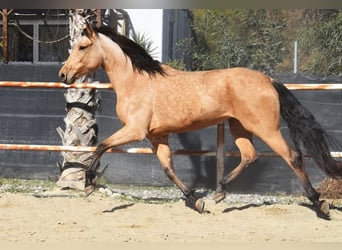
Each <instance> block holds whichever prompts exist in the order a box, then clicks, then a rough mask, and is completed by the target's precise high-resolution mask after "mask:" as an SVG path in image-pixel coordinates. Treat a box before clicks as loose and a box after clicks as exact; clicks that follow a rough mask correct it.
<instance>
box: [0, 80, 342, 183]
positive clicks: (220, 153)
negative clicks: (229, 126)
mask: <svg viewBox="0 0 342 250" xmlns="http://www.w3.org/2000/svg"><path fill="white" fill-rule="evenodd" d="M285 86H286V87H287V88H288V89H291V90H327V89H329V90H342V84H340V83H331V84H296V83H288V84H285ZM0 87H21V88H97V89H109V88H111V84H109V83H98V82H94V83H77V84H76V83H75V84H72V85H66V84H64V83H60V82H15V81H0ZM223 145H224V124H218V125H217V149H216V151H194V150H175V151H173V152H172V153H173V154H174V155H197V156H216V161H217V164H216V168H217V170H216V172H217V176H216V180H217V181H219V180H220V179H221V177H222V174H223V168H224V157H227V156H232V157H238V156H240V153H239V152H224V149H223ZM95 149H96V147H91V146H58V145H23V144H0V150H25V151H75V152H76V151H78V152H94V151H95ZM107 152H110V153H133V154H153V151H152V149H150V148H129V149H120V148H112V149H110V150H108V151H107ZM331 154H332V156H333V157H336V158H342V152H331ZM258 156H259V157H277V155H276V154H275V153H273V152H258ZM305 157H309V155H305Z"/></svg>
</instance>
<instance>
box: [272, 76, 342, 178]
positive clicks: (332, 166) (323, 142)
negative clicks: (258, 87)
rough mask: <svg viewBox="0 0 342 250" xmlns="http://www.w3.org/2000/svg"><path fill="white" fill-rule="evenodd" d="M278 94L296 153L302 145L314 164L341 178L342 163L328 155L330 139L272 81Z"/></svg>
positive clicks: (310, 115)
mask: <svg viewBox="0 0 342 250" xmlns="http://www.w3.org/2000/svg"><path fill="white" fill-rule="evenodd" d="M272 83H273V86H274V88H275V89H276V90H277V92H278V94H279V100H280V112H281V115H282V117H283V119H284V120H285V122H286V123H287V125H288V128H289V131H290V136H291V139H292V140H293V143H294V145H295V147H296V149H297V150H298V151H300V145H301V143H302V144H303V146H304V148H305V149H306V150H307V153H308V154H309V155H310V156H311V157H312V159H313V160H314V162H315V163H316V164H317V166H319V167H320V168H321V169H322V170H323V171H324V172H325V173H326V174H328V175H329V176H330V177H333V178H336V177H342V163H341V162H339V161H336V160H335V159H334V158H333V157H332V156H331V154H330V148H329V145H330V144H329V142H330V138H329V136H328V134H327V133H326V131H324V129H323V128H322V127H321V125H320V124H319V123H318V122H317V121H316V120H315V118H314V116H313V115H312V114H311V112H310V111H309V110H307V109H306V108H305V107H304V106H303V105H302V104H301V103H300V102H299V101H298V99H297V98H296V97H295V96H294V95H293V94H292V93H291V91H289V90H288V89H287V88H286V87H285V86H284V85H283V84H281V83H278V82H275V81H272Z"/></svg>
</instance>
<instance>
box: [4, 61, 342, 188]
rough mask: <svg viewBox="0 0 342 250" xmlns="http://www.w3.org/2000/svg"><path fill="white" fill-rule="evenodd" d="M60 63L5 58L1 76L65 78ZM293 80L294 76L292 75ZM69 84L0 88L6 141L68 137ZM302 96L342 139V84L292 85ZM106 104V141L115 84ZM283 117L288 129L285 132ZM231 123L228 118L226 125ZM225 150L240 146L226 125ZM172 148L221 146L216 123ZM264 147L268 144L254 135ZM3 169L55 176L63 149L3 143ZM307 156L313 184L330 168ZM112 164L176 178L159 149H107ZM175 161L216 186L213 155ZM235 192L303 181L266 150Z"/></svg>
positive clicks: (192, 181)
mask: <svg viewBox="0 0 342 250" xmlns="http://www.w3.org/2000/svg"><path fill="white" fill-rule="evenodd" d="M59 68H60V65H54V66H53V65H50V66H47V65H45V66H34V65H0V76H1V77H0V78H1V79H0V80H1V81H6V80H8V81H11V80H12V81H59V79H58V77H57V72H58V70H59ZM96 80H99V81H101V82H108V79H107V78H106V76H105V74H104V73H103V72H101V71H100V72H98V73H97V74H96ZM289 81H290V82H293V81H291V80H289ZM64 92H65V90H60V89H27V88H25V89H24V88H1V90H0V107H1V108H0V133H1V134H0V143H13V144H54V145H61V144H62V142H61V140H60V138H59V136H58V134H57V132H56V128H57V127H59V126H60V127H62V128H64V122H63V118H64V115H65V110H64V108H65V102H64V96H63V94H64ZM294 93H295V95H296V96H297V97H298V98H299V99H300V101H301V102H302V103H303V104H304V105H305V106H306V107H307V108H308V109H309V110H311V111H312V112H313V113H314V114H315V117H316V119H317V120H318V121H319V122H320V123H321V124H322V125H323V127H324V128H326V129H327V130H328V131H329V132H330V133H331V135H332V136H333V137H335V138H336V139H337V140H338V141H339V142H340V143H342V131H341V121H342V114H341V105H342V93H341V91H333V90H327V91H294ZM98 94H99V96H100V97H101V103H102V108H101V109H100V110H98V111H97V114H96V119H97V124H98V126H99V137H98V140H99V141H101V140H103V139H104V138H106V137H107V136H109V135H111V134H112V133H114V132H115V131H116V130H117V129H119V128H120V127H121V125H120V122H119V121H118V119H117V118H116V114H115V103H116V96H115V94H114V93H113V91H111V90H99V91H98ZM284 126H285V125H283V127H282V130H283V131H284V133H285V134H286V133H287V129H286V127H284ZM226 127H227V126H226ZM225 139H226V145H225V150H229V151H231V150H234V151H235V150H237V149H236V147H235V145H234V143H233V142H232V140H231V137H230V134H229V132H228V131H227V132H226V138H225ZM170 144H171V147H172V149H174V150H176V149H192V150H200V149H202V150H215V149H216V126H213V127H209V128H206V129H203V130H198V131H194V132H191V133H183V134H178V135H172V136H171V138H170ZM255 144H256V148H257V150H258V151H267V150H269V149H268V147H267V146H266V145H265V144H263V143H262V142H261V141H259V140H258V139H256V140H255ZM147 146H150V145H149V143H148V142H147V141H143V142H141V143H133V144H130V145H128V146H126V147H147ZM0 159H1V161H0V176H1V177H11V178H27V179H47V178H56V177H57V176H58V175H59V171H58V169H57V167H56V162H57V161H60V160H62V156H61V154H60V153H58V152H44V151H42V152H38V151H34V152H31V151H0ZM238 161H239V159H238V158H234V157H228V158H226V159H225V171H226V172H228V171H230V170H231V169H232V168H233V167H234V166H235V165H236V164H237V163H238ZM306 161H307V169H308V171H309V174H310V177H311V179H312V181H313V183H314V184H315V185H317V184H318V183H319V181H320V180H321V179H322V178H323V177H324V175H323V174H322V173H321V172H320V171H318V170H316V169H315V168H313V167H312V162H311V160H306ZM107 164H109V167H108V169H107V171H106V173H105V178H106V179H107V180H108V181H109V182H111V183H116V184H139V185H155V186H165V185H173V184H172V183H171V182H170V181H169V180H168V178H167V177H166V176H165V174H164V172H163V171H162V169H161V167H160V165H159V162H158V160H157V158H156V156H155V155H134V154H129V155H128V154H105V155H104V156H103V157H102V158H101V165H103V166H104V165H107ZM174 165H175V169H176V172H177V174H178V175H179V177H180V178H181V179H182V180H184V181H185V183H186V184H188V185H190V186H205V187H211V188H213V187H214V185H215V176H216V172H215V170H216V161H215V157H198V156H174ZM230 190H231V191H232V192H248V193H258V192H263V193H274V192H289V193H293V192H298V191H300V190H301V186H300V184H299V182H298V180H297V178H296V177H295V176H294V174H293V172H292V171H291V170H290V169H289V167H287V165H286V164H285V163H284V162H283V160H281V159H280V158H260V159H258V160H257V161H256V162H255V163H253V164H252V165H251V166H250V168H248V169H247V170H246V171H245V172H244V173H243V174H242V175H241V176H240V177H239V178H238V179H237V180H236V181H235V182H233V183H232V184H231V187H230Z"/></svg>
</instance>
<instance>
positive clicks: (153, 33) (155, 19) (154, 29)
mask: <svg viewBox="0 0 342 250" xmlns="http://www.w3.org/2000/svg"><path fill="white" fill-rule="evenodd" d="M125 11H127V13H128V15H129V16H130V18H131V21H132V24H133V27H134V30H135V32H137V33H141V34H145V35H146V36H147V37H148V38H150V39H151V40H152V41H153V47H156V49H155V51H154V55H153V57H154V58H155V59H156V60H159V61H161V51H162V35H163V10H162V9H125Z"/></svg>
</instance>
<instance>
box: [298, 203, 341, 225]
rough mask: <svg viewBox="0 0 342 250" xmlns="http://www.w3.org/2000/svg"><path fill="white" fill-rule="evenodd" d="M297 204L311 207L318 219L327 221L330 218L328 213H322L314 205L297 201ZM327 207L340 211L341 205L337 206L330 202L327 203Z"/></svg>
mask: <svg viewBox="0 0 342 250" xmlns="http://www.w3.org/2000/svg"><path fill="white" fill-rule="evenodd" d="M298 205H299V206H302V207H306V208H309V209H311V210H312V211H314V212H315V213H316V216H317V217H318V218H320V219H323V220H327V221H330V220H331V217H330V216H329V215H326V214H323V213H322V212H321V211H320V210H319V209H318V208H317V207H315V206H314V205H311V204H307V203H299V204H298ZM329 209H330V210H337V211H340V212H342V207H337V206H335V205H333V204H330V205H329Z"/></svg>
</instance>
